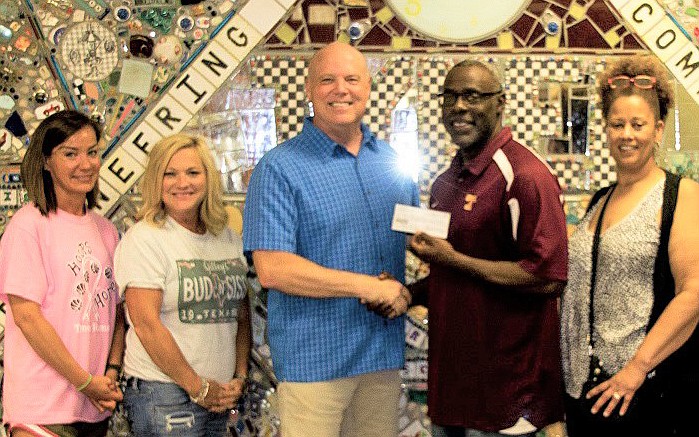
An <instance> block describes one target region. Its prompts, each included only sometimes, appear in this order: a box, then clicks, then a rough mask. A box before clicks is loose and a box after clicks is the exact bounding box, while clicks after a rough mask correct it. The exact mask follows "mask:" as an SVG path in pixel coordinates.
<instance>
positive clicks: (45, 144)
mask: <svg viewBox="0 0 699 437" xmlns="http://www.w3.org/2000/svg"><path fill="white" fill-rule="evenodd" d="M84 127H90V128H92V130H94V131H95V137H96V138H97V142H98V143H99V141H100V139H101V137H102V129H101V128H100V126H99V124H97V122H95V121H94V120H92V119H91V118H90V117H88V116H86V115H85V114H83V113H81V112H78V111H75V110H72V109H69V110H65V111H59V112H56V113H54V114H51V115H49V116H48V117H46V118H45V119H43V120H42V121H41V123H39V126H37V128H36V130H35V131H34V133H33V134H32V136H31V140H30V141H29V147H28V148H27V152H26V153H25V155H24V160H22V165H21V167H20V174H21V176H22V183H23V184H24V188H25V189H26V190H27V197H28V198H29V200H30V201H31V202H33V203H34V205H35V206H36V207H37V208H38V209H39V211H40V212H41V214H42V215H44V216H47V215H48V214H49V212H55V211H56V208H57V207H58V204H57V199H56V190H55V188H54V185H53V177H52V176H51V173H50V172H49V171H48V170H46V159H47V158H48V157H49V156H51V153H52V152H53V149H55V148H56V147H57V146H59V145H61V144H63V143H64V142H65V141H66V140H67V139H68V138H70V137H71V136H73V135H74V134H75V133H77V132H78V131H79V130H81V129H83V128H84ZM86 197H87V208H88V209H92V208H94V207H96V206H97V199H98V198H99V182H98V181H96V182H95V186H94V187H93V188H92V191H90V192H89V193H87V196H86Z"/></svg>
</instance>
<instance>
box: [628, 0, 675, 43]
mask: <svg viewBox="0 0 699 437" xmlns="http://www.w3.org/2000/svg"><path fill="white" fill-rule="evenodd" d="M619 13H620V14H621V16H622V17H624V19H625V20H626V23H627V24H628V25H629V26H631V27H632V28H633V29H634V30H635V31H636V34H638V35H640V36H643V35H644V34H645V33H646V32H648V31H649V30H651V29H652V28H654V27H655V25H656V24H658V23H659V22H660V20H662V19H663V18H664V17H665V10H664V9H663V8H662V6H660V5H659V4H658V3H657V2H656V1H654V0H630V1H629V2H628V3H626V4H625V5H624V6H623V7H622V8H621V9H619Z"/></svg>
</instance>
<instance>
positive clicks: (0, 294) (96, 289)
mask: <svg viewBox="0 0 699 437" xmlns="http://www.w3.org/2000/svg"><path fill="white" fill-rule="evenodd" d="M100 155H101V143H100V128H99V126H98V125H97V124H96V123H94V122H93V121H92V120H90V118H88V117H86V116H85V115H83V114H81V113H79V112H76V111H62V112H58V113H56V114H53V115H51V116H50V117H48V118H46V119H45V120H43V121H42V122H41V124H39V126H38V127H37V129H36V131H35V132H34V135H33V136H32V139H31V142H30V144H29V148H28V150H27V153H26V156H25V159H24V161H23V162H22V167H21V176H22V182H23V183H24V186H25V188H26V190H27V196H28V198H29V201H30V202H29V203H28V204H27V205H25V206H24V207H22V208H21V209H20V210H19V211H18V212H17V213H16V214H15V215H14V216H13V218H12V220H11V221H10V223H9V225H8V227H7V230H6V232H5V233H4V235H3V238H2V241H1V242H0V299H2V301H3V302H5V303H6V304H7V305H8V312H7V321H6V326H5V362H4V364H5V380H4V385H3V407H4V414H3V421H4V423H5V424H6V426H7V428H8V430H9V432H10V435H11V436H12V437H24V436H46V435H58V436H62V437H63V436H71V437H73V436H75V437H83V436H85V437H87V436H89V437H92V436H104V435H106V431H107V420H108V417H109V415H110V414H111V410H113V409H114V408H115V406H116V402H117V401H119V400H121V399H122V393H121V391H120V389H119V387H118V386H117V383H116V379H117V376H118V372H119V370H120V368H121V360H122V353H123V344H124V322H123V306H122V304H121V303H119V300H118V299H119V295H118V287H117V286H116V283H115V281H114V273H113V254H114V249H115V247H116V244H117V241H118V233H117V231H116V228H115V227H114V225H112V224H111V223H110V222H109V221H108V220H107V219H105V218H104V217H102V216H100V215H99V214H97V213H95V212H93V211H92V208H93V207H94V206H95V205H96V200H97V197H98V194H99V190H98V187H97V179H98V177H99V169H100Z"/></svg>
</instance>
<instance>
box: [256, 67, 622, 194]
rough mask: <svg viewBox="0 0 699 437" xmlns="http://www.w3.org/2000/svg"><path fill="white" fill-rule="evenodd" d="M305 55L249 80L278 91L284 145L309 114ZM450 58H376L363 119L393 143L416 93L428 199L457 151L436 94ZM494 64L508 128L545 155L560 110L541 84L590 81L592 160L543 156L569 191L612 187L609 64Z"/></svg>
mask: <svg viewBox="0 0 699 437" xmlns="http://www.w3.org/2000/svg"><path fill="white" fill-rule="evenodd" d="M307 59H308V58H307V57H304V56H297V55H293V56H292V55H288V56H287V55H276V56H270V55H267V56H258V57H256V58H253V59H251V61H250V69H251V71H250V77H251V78H252V79H253V80H254V81H256V84H257V86H260V87H266V88H275V89H276V94H277V97H276V98H277V109H276V115H277V132H278V135H279V141H280V142H281V141H284V140H286V139H288V138H290V137H292V136H294V135H296V134H297V133H298V132H299V131H300V129H301V121H302V119H303V116H304V115H305V114H306V113H307V111H308V110H307V107H306V103H305V100H304V97H305V96H304V93H303V81H304V72H305V64H306V61H307ZM462 59H463V57H460V58H450V57H421V56H392V57H384V58H370V59H369V64H370V68H371V69H372V75H373V77H374V85H373V87H372V92H371V96H370V103H369V108H368V111H367V116H366V118H365V122H366V123H368V124H369V126H370V127H371V128H372V130H373V131H374V132H377V133H378V136H379V137H380V138H382V139H388V136H389V135H390V126H391V112H392V110H393V109H394V108H395V106H396V104H397V103H398V101H399V100H400V99H401V98H402V97H404V96H406V95H409V94H410V93H411V92H412V93H413V94H414V93H415V92H416V94H417V98H416V99H414V100H413V105H414V106H415V109H416V111H417V114H418V126H419V145H420V152H421V156H422V172H421V174H420V178H419V180H420V186H421V189H422V192H423V194H426V193H427V191H428V188H429V184H430V183H431V181H432V180H433V179H434V177H435V176H436V175H437V174H438V173H439V172H441V171H442V170H443V169H444V168H445V166H447V165H449V162H450V161H451V156H452V154H453V150H452V147H451V146H450V142H449V137H448V135H447V134H446V131H445V130H444V127H443V126H442V125H441V122H440V109H439V100H438V97H437V93H439V92H440V90H441V86H442V82H443V80H444V76H445V75H446V73H447V71H448V70H449V68H450V67H451V66H453V65H454V63H455V62H458V61H460V60H462ZM477 59H479V60H481V61H483V62H486V63H489V64H491V66H492V67H493V68H494V69H495V70H496V71H498V72H499V74H500V75H501V77H503V79H504V82H505V89H506V93H507V98H508V108H507V112H506V115H505V124H507V125H509V126H511V127H512V128H513V131H514V134H515V137H516V138H517V139H518V140H520V141H521V142H523V143H524V144H526V145H528V146H531V147H532V148H534V149H537V150H541V149H540V148H541V147H542V146H543V143H544V140H545V139H546V138H547V135H554V134H555V133H556V132H558V131H560V129H561V126H563V122H564V120H563V118H562V117H563V116H562V113H561V108H560V106H556V105H543V104H542V103H541V102H540V99H539V97H538V94H539V93H538V92H539V87H540V83H541V82H542V81H547V80H548V81H551V82H554V83H557V82H565V83H575V84H579V83H588V84H589V92H590V95H591V96H592V97H591V98H590V105H589V108H590V117H589V124H588V137H589V155H583V154H579V155H567V154H565V155H561V154H555V155H552V154H545V153H542V156H544V157H545V158H546V159H547V160H548V161H549V163H550V164H551V166H552V167H553V168H554V169H555V171H556V173H557V175H558V177H559V181H560V183H561V185H562V186H563V187H564V188H565V189H566V190H567V191H568V192H575V191H578V190H585V189H593V188H595V187H599V186H603V185H607V183H608V182H609V181H613V180H614V179H615V178H616V175H615V173H614V168H613V166H612V165H611V164H610V157H609V151H608V150H607V149H606V148H605V147H603V145H604V134H603V126H602V117H601V111H600V109H599V108H598V107H597V105H596V104H595V103H596V102H595V99H594V88H593V84H594V79H595V75H596V73H598V72H599V71H601V70H602V69H603V67H604V63H603V62H604V61H600V60H599V58H592V57H570V56H562V57H553V56H519V57H512V56H507V57H506V56H503V57H480V58H478V57H477Z"/></svg>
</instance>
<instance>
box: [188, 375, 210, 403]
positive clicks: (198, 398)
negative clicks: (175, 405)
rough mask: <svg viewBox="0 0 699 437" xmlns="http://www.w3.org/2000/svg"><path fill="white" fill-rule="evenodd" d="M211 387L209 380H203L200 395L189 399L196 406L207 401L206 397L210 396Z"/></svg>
mask: <svg viewBox="0 0 699 437" xmlns="http://www.w3.org/2000/svg"><path fill="white" fill-rule="evenodd" d="M209 385H210V384H209V380H208V379H206V378H201V388H200V389H199V393H197V395H196V396H190V397H189V399H190V400H191V401H192V402H194V403H195V404H199V403H201V402H202V401H203V400H204V399H206V395H208V394H209Z"/></svg>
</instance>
